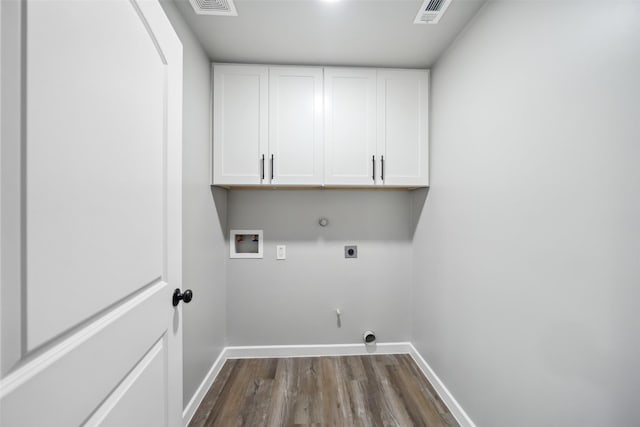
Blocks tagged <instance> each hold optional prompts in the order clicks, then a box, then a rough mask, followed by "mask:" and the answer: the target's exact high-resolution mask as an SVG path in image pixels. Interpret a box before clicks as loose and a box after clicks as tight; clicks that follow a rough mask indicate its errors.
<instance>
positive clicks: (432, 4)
mask: <svg viewBox="0 0 640 427" xmlns="http://www.w3.org/2000/svg"><path fill="white" fill-rule="evenodd" d="M451 1H452V0H424V3H422V6H421V7H420V9H419V10H418V14H417V15H416V19H415V20H414V21H413V23H414V24H437V23H438V21H440V18H442V15H444V13H445V12H446V11H447V8H448V7H449V5H450V4H451Z"/></svg>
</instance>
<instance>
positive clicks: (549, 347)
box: [413, 1, 640, 427]
mask: <svg viewBox="0 0 640 427" xmlns="http://www.w3.org/2000/svg"><path fill="white" fill-rule="evenodd" d="M431 132H432V133H431V136H432V138H431V141H432V152H431V155H432V165H431V183H432V186H431V189H430V191H429V194H428V197H427V199H426V202H425V203H423V200H424V197H425V192H424V191H420V192H417V193H416V194H415V195H414V199H415V214H416V221H417V227H416V231H415V236H414V267H415V268H414V275H415V282H414V284H415V286H414V298H413V301H414V313H415V315H414V322H413V328H414V341H415V343H416V345H417V347H418V349H419V351H420V352H421V353H422V355H423V356H424V357H425V358H426V359H427V361H428V362H429V363H430V364H431V365H432V367H433V368H434V369H435V371H436V372H437V373H438V375H439V376H440V377H441V379H442V380H443V381H444V382H445V384H446V385H447V386H448V387H449V389H450V390H451V391H452V392H453V394H454V396H455V397H456V398H457V399H458V400H459V402H460V403H461V404H462V406H463V407H464V408H465V409H466V410H467V412H468V413H469V415H470V416H471V418H472V419H473V420H474V421H475V422H476V424H477V425H478V426H487V427H501V426H505V427H506V426H518V427H526V426H560V425H563V426H565V425H566V426H631V425H637V424H638V420H639V419H640V405H638V395H639V393H640V374H639V373H640V370H639V369H638V360H640V340H639V339H638V337H640V322H639V321H638V314H637V313H638V311H637V305H638V301H640V285H639V284H640V268H639V265H640V264H639V259H640V258H639V254H640V226H639V225H638V224H639V222H638V221H639V218H640V167H638V161H639V159H640V4H639V3H638V2H629V1H627V2H619V1H609V2H598V3H594V2H586V1H581V2H561V1H558V2H537V1H521V2H491V3H489V4H487V5H486V6H485V7H484V8H483V9H482V10H481V11H480V13H479V15H478V16H476V18H475V19H474V20H473V22H472V23H471V25H470V27H468V29H467V31H466V32H465V33H464V34H463V35H462V36H461V37H459V39H458V40H457V41H456V43H455V44H454V45H453V46H452V47H451V48H450V49H449V50H448V52H447V53H446V54H445V56H444V57H443V58H442V59H441V60H440V61H439V62H438V63H437V64H436V66H435V68H434V69H433V73H432V129H431Z"/></svg>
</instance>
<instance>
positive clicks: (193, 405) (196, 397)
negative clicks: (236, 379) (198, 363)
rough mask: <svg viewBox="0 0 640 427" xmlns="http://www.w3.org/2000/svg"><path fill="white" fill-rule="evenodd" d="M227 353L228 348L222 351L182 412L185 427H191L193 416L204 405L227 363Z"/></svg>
mask: <svg viewBox="0 0 640 427" xmlns="http://www.w3.org/2000/svg"><path fill="white" fill-rule="evenodd" d="M226 351H227V348H226V347H225V348H223V349H222V351H221V352H220V355H219V356H218V358H217V359H216V361H215V362H213V365H212V366H211V369H209V372H207V375H206V376H205V377H204V379H203V380H202V383H200V386H199V387H198V389H197V390H196V392H195V393H194V394H193V397H192V398H191V400H189V403H187V406H186V407H185V408H184V410H183V411H182V423H183V425H184V426H187V425H189V422H191V418H193V415H194V414H195V413H196V409H198V406H200V404H201V403H202V400H203V399H204V396H205V395H206V394H207V392H208V391H209V389H210V388H211V385H212V384H213V381H214V380H215V379H216V377H217V376H218V374H219V373H220V370H221V369H222V366H223V365H224V362H226V361H227V357H226V355H225V352H226Z"/></svg>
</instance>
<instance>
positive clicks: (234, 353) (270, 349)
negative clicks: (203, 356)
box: [182, 342, 476, 427]
mask: <svg viewBox="0 0 640 427" xmlns="http://www.w3.org/2000/svg"><path fill="white" fill-rule="evenodd" d="M367 354H409V355H410V356H411V357H412V358H413V360H414V361H415V362H416V364H417V365H418V367H419V368H420V370H421V371H422V373H423V374H424V375H425V377H427V379H428V380H429V382H431V385H432V386H433V388H434V389H435V391H436V392H437V393H438V395H440V398H441V399H442V401H443V402H444V404H445V405H447V407H448V408H449V411H450V412H451V414H452V415H453V416H454V417H455V419H456V420H457V421H458V423H459V424H460V426H461V427H476V425H475V424H474V423H473V421H472V420H471V418H469V416H468V415H467V413H466V412H465V411H464V409H462V407H461V406H460V404H458V401H457V400H456V399H455V398H454V397H453V395H452V394H451V393H450V392H449V390H448V389H447V387H446V386H445V385H444V383H443V382H442V381H441V380H440V378H438V376H437V375H436V373H435V372H434V371H433V369H431V367H430V366H429V364H428V363H427V362H426V361H425V360H424V359H423V358H422V356H421V355H420V353H418V350H416V348H415V347H414V346H413V344H411V343H410V342H395V343H378V344H376V345H375V346H369V345H365V344H320V345H265V346H236V347H225V348H224V349H223V350H222V351H221V352H220V355H219V356H218V358H217V359H216V361H215V362H214V363H213V366H211V369H210V370H209V372H208V373H207V375H206V376H205V378H204V380H203V381H202V383H201V384H200V387H198V390H196V392H195V393H194V395H193V397H192V398H191V400H190V401H189V403H188V404H187V406H186V407H185V408H184V411H183V413H182V419H183V422H184V425H185V426H186V425H188V424H189V422H190V421H191V418H193V415H194V414H195V412H196V409H198V406H200V403H201V402H202V399H204V396H205V395H206V394H207V391H209V388H210V387H211V385H212V384H213V381H214V380H215V379H216V377H217V376H218V373H220V370H221V369H222V366H223V365H224V363H225V362H226V361H227V360H228V359H248V358H266V357H318V356H360V355H367Z"/></svg>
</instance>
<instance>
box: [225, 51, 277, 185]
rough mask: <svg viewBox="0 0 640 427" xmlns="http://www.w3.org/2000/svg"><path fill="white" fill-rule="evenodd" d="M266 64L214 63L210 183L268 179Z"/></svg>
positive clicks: (257, 182) (241, 183) (250, 181)
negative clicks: (211, 175) (211, 169)
mask: <svg viewBox="0 0 640 427" xmlns="http://www.w3.org/2000/svg"><path fill="white" fill-rule="evenodd" d="M268 76H269V68H268V67H265V66H261V65H228V64H214V66H213V181H212V182H213V184H214V185H257V184H261V183H263V182H265V180H266V179H267V158H266V156H267V139H268V134H267V126H268V111H267V108H268V107H269V104H268V93H269V88H268V81H269V80H268Z"/></svg>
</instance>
